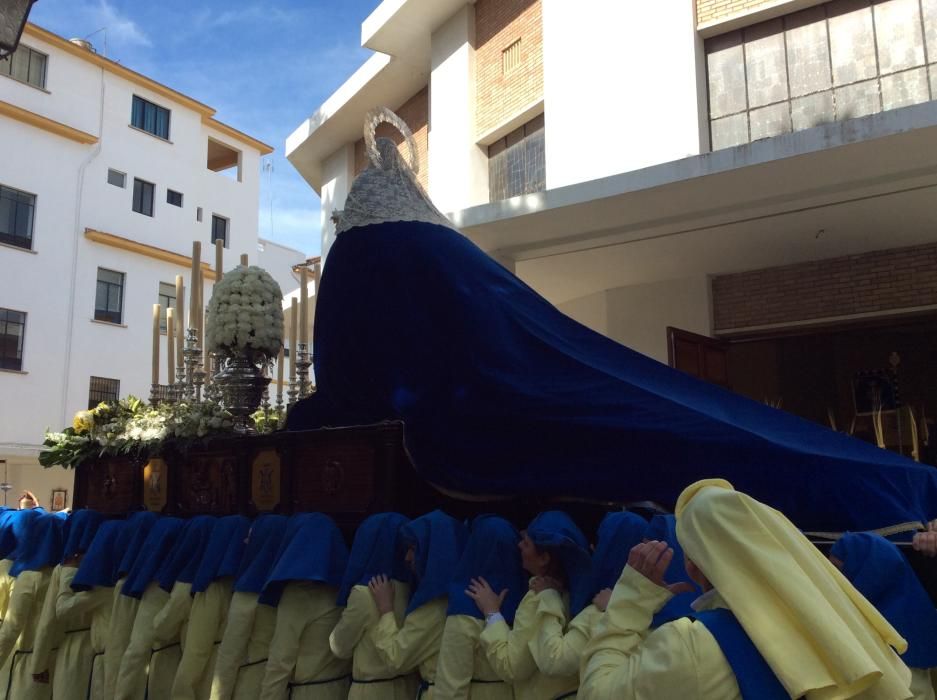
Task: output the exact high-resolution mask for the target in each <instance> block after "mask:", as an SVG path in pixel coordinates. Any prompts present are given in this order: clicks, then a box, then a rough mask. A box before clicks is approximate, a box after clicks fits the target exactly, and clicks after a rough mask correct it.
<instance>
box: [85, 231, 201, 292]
mask: <svg viewBox="0 0 937 700" xmlns="http://www.w3.org/2000/svg"><path fill="white" fill-rule="evenodd" d="M85 238H87V239H88V240H89V241H94V242H95V243H100V244H102V245H106V246H110V247H111V248H118V249H120V250H126V251H128V252H131V253H136V254H137V255H143V256H145V257H148V258H153V259H154V260H162V261H163V262H168V263H172V264H173V265H178V266H179V267H184V268H187V269H191V267H192V258H191V257H189V256H188V255H182V254H181V253H173V252H172V251H171V250H165V249H163V248H157V247H156V246H152V245H147V244H146V243H140V242H139V241H132V240H130V239H129V238H124V237H123V236H115V235H114V234H113V233H106V232H104V231H96V230H95V229H93V228H86V229H85ZM202 275H203V276H204V277H205V279H207V280H213V279H215V271H214V270H213V269H211V268H210V267H209V266H208V263H204V262H203V263H202Z"/></svg>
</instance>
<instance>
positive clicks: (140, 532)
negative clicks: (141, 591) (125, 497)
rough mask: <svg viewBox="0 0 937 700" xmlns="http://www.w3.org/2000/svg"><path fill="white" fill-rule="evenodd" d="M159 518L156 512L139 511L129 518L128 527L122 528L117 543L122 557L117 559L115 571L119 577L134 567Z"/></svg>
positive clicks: (119, 554)
mask: <svg viewBox="0 0 937 700" xmlns="http://www.w3.org/2000/svg"><path fill="white" fill-rule="evenodd" d="M158 519H159V516H158V515H156V513H151V512H150V511H148V510H142V511H138V512H136V513H134V514H133V515H131V516H130V517H128V518H127V520H126V523H127V527H125V528H124V529H123V530H121V532H120V539H119V541H118V543H117V552H118V556H119V557H120V558H119V559H118V560H117V570H116V572H115V573H116V574H117V578H120V577H121V576H126V575H127V574H128V573H129V572H130V570H131V569H132V568H133V565H134V562H136V560H137V556H138V555H139V554H140V552H141V551H142V550H143V543H144V542H145V541H146V538H147V536H148V535H149V534H150V530H151V529H152V527H153V524H154V523H155V522H156V521H157V520H158Z"/></svg>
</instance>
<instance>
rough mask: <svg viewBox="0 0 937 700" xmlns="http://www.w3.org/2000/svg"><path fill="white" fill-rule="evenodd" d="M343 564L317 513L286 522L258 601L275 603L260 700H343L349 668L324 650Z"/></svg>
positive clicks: (329, 528)
mask: <svg viewBox="0 0 937 700" xmlns="http://www.w3.org/2000/svg"><path fill="white" fill-rule="evenodd" d="M347 564H348V547H347V546H346V545H345V541H344V540H343V539H342V533H341V532H340V531H339V529H338V527H337V526H336V525H335V523H334V522H333V521H332V519H331V518H329V517H328V516H326V515H322V514H321V513H300V514H298V515H294V516H292V517H291V518H290V521H289V524H288V525H287V528H286V534H285V535H284V537H283V542H282V544H281V545H280V550H279V552H277V563H276V565H275V566H274V568H273V572H272V573H271V574H270V576H269V577H267V581H266V583H265V584H264V591H263V593H262V595H261V600H265V599H266V600H270V601H271V602H273V601H276V602H277V624H276V629H275V631H274V633H273V639H272V640H271V641H270V654H269V656H268V658H267V663H266V666H265V667H264V680H263V684H262V686H261V690H260V699H261V700H282V698H283V697H284V694H285V693H286V692H287V691H288V693H289V697H290V698H291V699H292V700H304V699H308V700H345V698H347V697H348V686H349V682H350V679H351V664H350V663H349V662H348V661H346V660H344V659H339V658H337V657H336V656H335V655H334V654H332V650H331V649H330V648H329V633H331V631H332V630H333V629H334V628H335V625H336V623H338V619H339V617H340V616H341V608H340V607H338V605H336V603H335V598H336V596H337V594H338V587H339V586H340V585H341V582H342V575H343V574H344V573H345V567H346V565H347Z"/></svg>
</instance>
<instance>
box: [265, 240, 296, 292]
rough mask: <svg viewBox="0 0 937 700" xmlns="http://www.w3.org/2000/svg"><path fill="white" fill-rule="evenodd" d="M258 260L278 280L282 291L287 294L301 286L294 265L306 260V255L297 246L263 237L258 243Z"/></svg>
mask: <svg viewBox="0 0 937 700" xmlns="http://www.w3.org/2000/svg"><path fill="white" fill-rule="evenodd" d="M257 248H258V252H257V261H256V262H255V263H254V264H255V265H259V266H260V267H262V268H263V269H265V270H266V271H267V272H269V273H270V275H271V276H272V277H273V279H275V280H276V281H277V284H279V285H280V291H281V292H283V295H284V296H286V295H287V294H289V293H290V292H292V291H293V290H294V289H296V288H297V287H298V286H299V281H298V280H297V279H296V277H295V276H294V275H293V272H292V268H293V265H299V264H300V263H303V262H305V261H306V256H305V255H304V254H303V253H302V252H301V251H299V250H296V249H295V248H288V247H286V246H285V245H280V244H279V243H274V242H273V241H267V240H263V239H261V240H260V241H258V244H257Z"/></svg>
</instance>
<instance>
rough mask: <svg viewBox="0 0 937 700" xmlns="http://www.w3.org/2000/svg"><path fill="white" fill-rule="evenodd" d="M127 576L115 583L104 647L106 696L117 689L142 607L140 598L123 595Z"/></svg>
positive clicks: (111, 695) (109, 696) (111, 696)
mask: <svg viewBox="0 0 937 700" xmlns="http://www.w3.org/2000/svg"><path fill="white" fill-rule="evenodd" d="M125 581H126V578H121V579H119V580H118V581H117V583H116V584H115V585H114V596H113V602H112V604H111V614H110V621H109V624H108V627H107V642H106V644H105V647H104V697H105V698H108V700H110V698H113V697H114V694H115V693H116V691H117V676H118V674H119V673H120V662H121V661H122V660H123V657H124V651H126V649H127V648H128V647H129V646H130V637H131V633H132V631H133V621H134V620H135V619H136V617H137V610H138V609H139V607H140V599H139V598H131V597H130V596H126V595H121V594H120V591H121V589H122V588H123V587H124V582H125Z"/></svg>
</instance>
